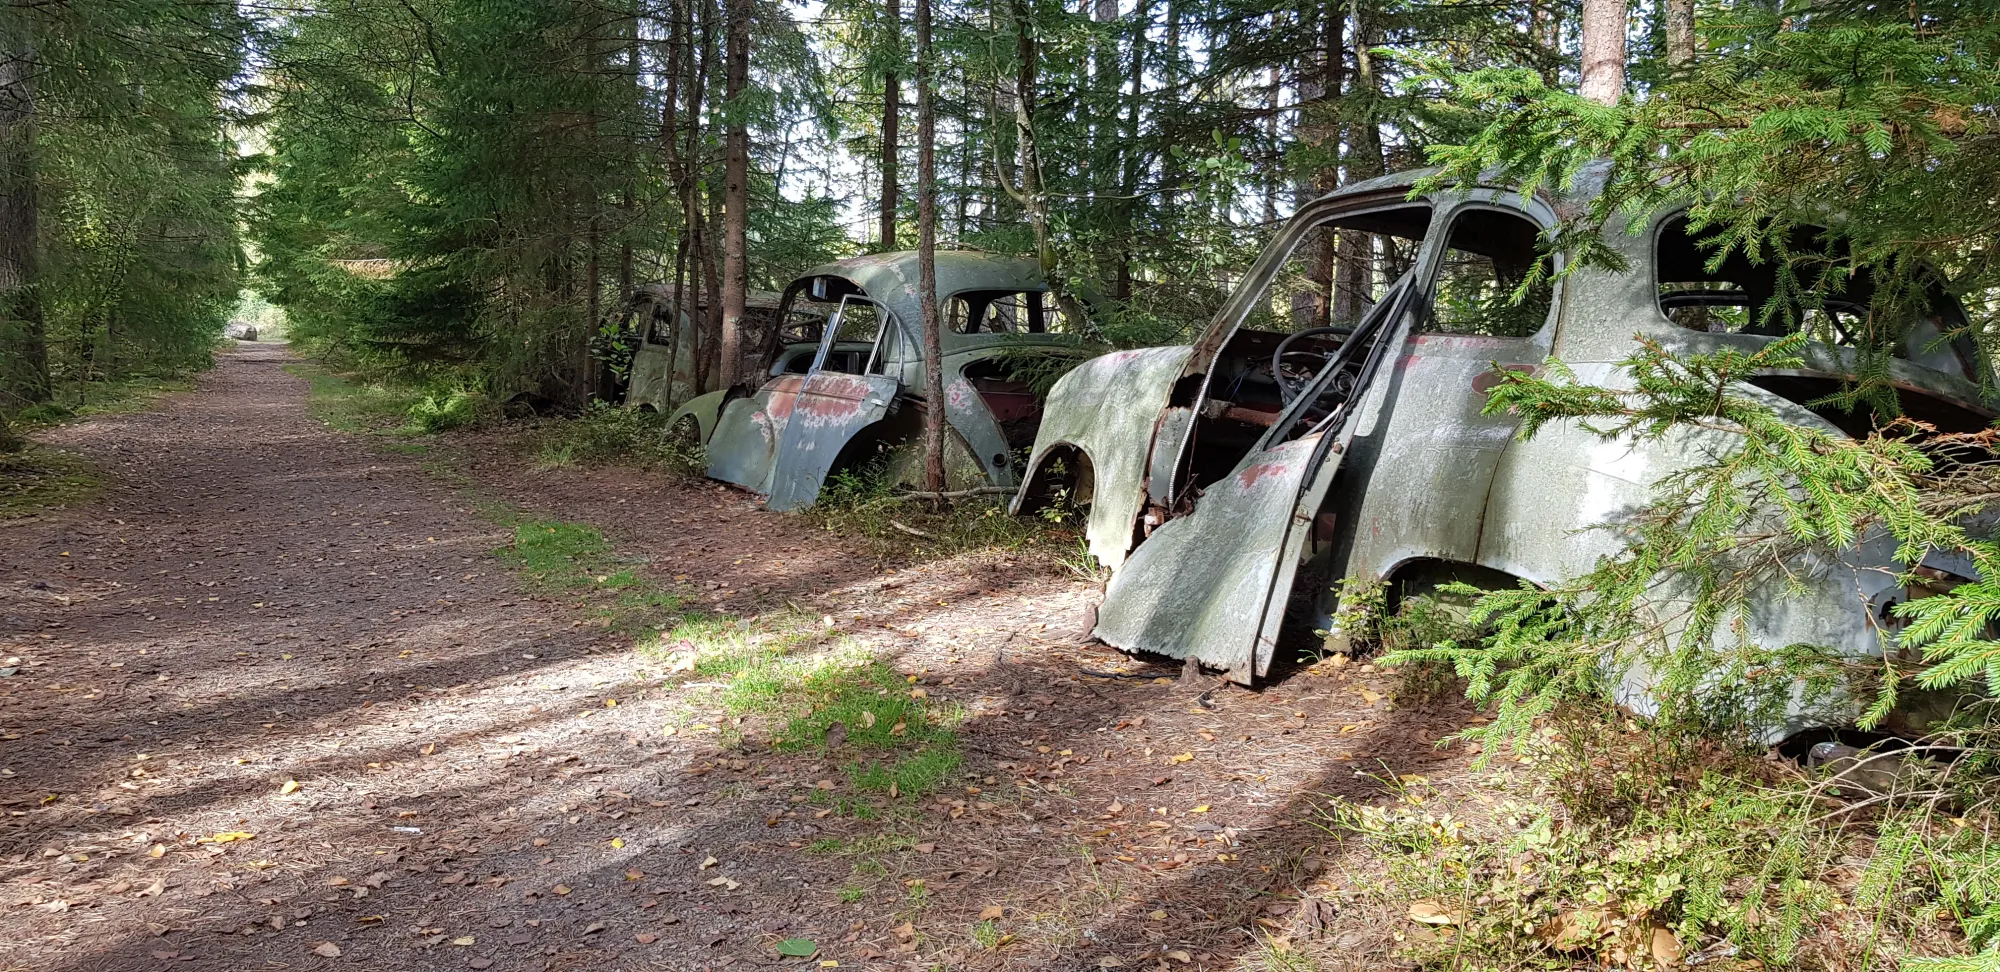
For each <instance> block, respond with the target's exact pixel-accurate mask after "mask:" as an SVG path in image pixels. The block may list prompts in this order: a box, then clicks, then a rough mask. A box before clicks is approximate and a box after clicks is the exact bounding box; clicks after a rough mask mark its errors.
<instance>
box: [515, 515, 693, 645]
mask: <svg viewBox="0 0 2000 972" xmlns="http://www.w3.org/2000/svg"><path fill="white" fill-rule="evenodd" d="M502 522H507V518H503V519H502ZM513 526H514V542H513V543H511V544H508V545H507V546H505V547H501V548H500V549H498V550H496V551H494V552H493V553H494V556H496V557H498V558H499V559H500V562H501V563H503V564H507V565H508V566H510V567H512V568H514V570H515V571H516V572H518V573H519V574H520V575H521V576H522V577H523V578H524V579H525V580H526V581H527V583H528V586H529V587H531V588H533V589H535V590H537V591H540V592H542V593H544V594H558V595H565V596H571V597H575V598H577V602H578V606H580V607H584V608H586V609H588V610H589V611H590V612H591V613H592V614H593V615H594V616H595V617H596V619H597V621H598V625H599V626H600V627H604V628H611V629H615V630H617V631H619V632H621V633H626V634H634V635H637V634H642V633H646V632H652V631H657V630H664V629H668V628H672V629H674V630H678V625H681V624H684V623H685V622H684V621H683V619H682V616H681V599H680V597H679V596H678V595H675V594H674V593H672V592H671V591H666V590H661V589H658V588H656V587H653V586H652V585H651V584H649V583H648V582H647V581H646V580H645V579H644V578H642V577H641V576H640V575H639V573H638V572H637V571H636V570H635V569H634V568H633V567H632V566H631V565H630V563H628V562H625V561H623V560H621V559H620V558H618V557H617V555H616V554H615V552H614V551H613V550H612V548H611V543H610V541H608V540H606V539H605V538H604V534H603V533H602V532H600V531H599V530H598V529H597V528H595V527H592V526H589V525H587V524H582V523H569V522H564V521H561V520H515V521H513Z"/></svg>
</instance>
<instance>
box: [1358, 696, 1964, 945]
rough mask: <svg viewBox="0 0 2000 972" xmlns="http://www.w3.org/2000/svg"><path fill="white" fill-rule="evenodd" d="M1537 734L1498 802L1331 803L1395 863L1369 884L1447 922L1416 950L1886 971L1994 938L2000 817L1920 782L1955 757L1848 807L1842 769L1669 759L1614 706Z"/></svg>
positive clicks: (1407, 797) (1407, 789) (1428, 797)
mask: <svg viewBox="0 0 2000 972" xmlns="http://www.w3.org/2000/svg"><path fill="white" fill-rule="evenodd" d="M1538 738H1539V739H1540V742H1539V743H1536V744H1530V745H1529V746H1528V747H1527V756H1528V758H1530V759H1532V760H1533V763H1532V764H1531V767H1532V768H1530V769H1527V770H1525V771H1521V775H1520V776H1519V777H1518V778H1517V780H1518V782H1517V783H1516V785H1515V786H1514V788H1513V792H1512V793H1510V794H1508V799H1505V800H1503V801H1501V802H1500V803H1498V804H1497V805H1495V806H1492V807H1490V808H1488V807H1473V806H1472V805H1470V804H1464V805H1462V806H1457V807H1452V806H1447V805H1445V804H1446V801H1444V800H1442V799H1441V798H1440V794H1438V793H1436V792H1433V791H1432V790H1431V789H1430V788H1429V786H1428V785H1427V784H1426V783H1425V782H1423V781H1422V780H1421V779H1420V778H1411V777H1403V778H1401V780H1399V781H1392V783H1393V784H1394V786H1395V792H1396V795H1397V798H1396V799H1395V800H1394V802H1392V803H1390V804H1389V805H1387V806H1358V805H1353V804H1347V803H1336V804H1334V805H1333V807H1332V809H1331V810H1330V814H1329V816H1330V820H1329V829H1330V830H1331V831H1332V832H1333V833H1335V834H1337V835H1340V836H1342V837H1344V838H1346V839H1356V838H1358V839H1359V840H1360V841H1361V842H1362V843H1363V844H1364V845H1365V846H1366V848H1367V849H1368V851H1369V857H1368V859H1369V860H1371V861H1379V862H1381V863H1382V864H1383V865H1384V872H1383V875H1382V877H1381V879H1380V883H1379V884H1376V885H1375V886H1373V887H1362V888H1358V889H1357V890H1360V891H1361V892H1363V893H1366V894H1370V895H1372V896H1375V897H1377V898H1378V899H1379V900H1381V901H1382V902H1383V903H1384V904H1385V905H1387V906H1389V907H1392V908H1395V909H1397V910H1398V911H1399V913H1400V912H1401V911H1403V910H1411V913H1412V914H1416V913H1417V912H1416V911H1415V910H1412V909H1415V908H1416V907H1417V905H1416V904H1412V903H1413V902H1415V903H1417V904H1420V905H1421V906H1422V908H1423V909H1424V912H1425V914H1427V915H1428V916H1430V918H1431V919H1432V922H1433V924H1432V927H1442V928H1446V929H1448V933H1444V934H1435V935H1429V936H1413V937H1411V938H1410V939H1408V940H1407V941H1406V942H1405V943H1404V945H1403V947H1402V951H1403V952H1404V957H1405V958H1407V959H1409V960H1410V961H1413V962H1414V963H1416V964H1417V965H1418V966H1419V967H1422V968H1447V967H1449V968H1489V967H1491V968H1543V967H1562V968H1569V967H1575V966H1576V965H1578V964H1591V965H1599V964H1610V963H1613V962H1614V961H1617V960H1619V959H1618V957H1619V956H1641V957H1645V956H1659V955H1662V954H1671V953H1672V952H1673V951H1674V950H1676V949H1678V950H1679V951H1680V952H1681V953H1682V954H1683V955H1690V954H1693V953H1695V952H1697V951H1698V950H1699V951H1705V952H1707V953H1708V954H1710V955H1716V954H1727V955H1730V956H1733V964H1732V965H1731V966H1730V967H1734V968H1752V967H1761V968H1770V969H1778V968H1800V967H1805V968H1821V967H1825V966H1822V965H1821V964H1820V960H1822V959H1823V958H1824V957H1825V956H1827V955H1830V954H1840V955H1843V956H1846V957H1849V958H1851V959H1853V962H1852V964H1850V965H1845V966H1841V967H1844V968H1853V969H1880V970H1885V972H1886V970H1891V969H1898V968H1901V969H1917V968H1923V967H1926V966H1925V964H1924V960H1923V959H1922V958H1921V957H1922V956H1938V955H1945V956H1951V955H1960V954H1964V953H1966V952H1981V951H1983V952H1985V953H1986V954H1988V955H1992V954H2000V952H1996V951H1995V950H1996V948H2000V848H1996V847H1995V846H1994V838H1993V836H1992V833H1993V832H1994V827H1995V823H1996V821H1995V818H1994V817H1993V816H1992V814H1991V812H1990V811H1989V810H1987V809H1983V808H1973V809H1967V807H1966V805H1963V804H1961V805H1959V806H1957V807H1954V806H1953V805H1952V804H1951V803H1949V802H1938V801H1933V800H1926V799H1921V798H1920V797H1921V795H1922V794H1923V793H1924V792H1925V787H1926V786H1927V785H1933V784H1932V783H1927V782H1926V781H1925V777H1924V775H1923V774H1924V773H1926V772H1929V773H1931V774H1932V775H1931V777H1930V779H1931V780H1933V781H1934V780H1936V779H1937V778H1938V776H1939V775H1940V774H1941V773H1942V770H1935V769H1934V770H1925V769H1923V768H1921V767H1914V766H1909V767H1907V772H1908V773H1909V774H1910V776H1909V778H1908V779H1906V780H1904V781H1903V782H1902V783H1901V784H1900V785H1902V786H1904V787H1907V789H1908V792H1909V793H1910V794H1911V795H1912V798H1911V799H1909V800H1907V801H1897V802H1893V803H1886V804H1883V805H1882V806H1881V808H1879V809H1878V810H1877V811H1875V812H1872V813H1868V814H1848V813H1845V812H1835V811H1838V810H1839V809H1840V808H1841V807H1842V806H1843V801H1842V800H1840V799H1835V797H1836V796H1837V795H1838V794H1840V792H1841V790H1840V789H1838V788H1835V789H1829V788H1828V787H1827V786H1826V785H1825V784H1824V783H1820V784H1818V785H1815V781H1812V780H1801V779H1799V778H1797V777H1796V776H1794V775H1792V774H1787V773H1782V772H1779V771H1777V770H1776V769H1775V768H1774V767H1773V766H1772V765H1771V764H1770V763H1768V762H1767V761H1763V760H1758V759H1756V758H1754V757H1751V756H1747V755H1734V756H1725V755H1721V754H1713V755H1711V756H1710V757H1708V758H1707V759H1706V760H1705V765H1702V766H1692V765H1690V763H1689V762H1688V760H1687V759H1686V757H1685V756H1682V757H1679V758H1677V759H1676V760H1674V761H1672V762H1671V763H1669V762H1667V761H1663V758H1662V757H1661V756H1659V755H1658V754H1655V753H1653V752H1651V751H1650V748H1649V742H1650V740H1649V739H1648V733H1646V732H1644V731H1639V730H1631V729H1626V728H1622V727H1621V726H1620V725H1619V724H1618V723H1617V722H1614V721H1611V720H1607V721H1606V722H1605V723H1604V724H1603V725H1601V726H1597V727H1595V731H1593V730H1592V727H1591V726H1588V725H1586V724H1583V723H1582V722H1581V721H1580V720H1568V721H1565V723H1564V724H1563V725H1562V728H1561V731H1559V732H1556V731H1552V732H1550V733H1548V734H1546V735H1542V736H1539V737H1538ZM1481 785H1482V786H1484V785H1485V784H1481ZM1488 792H1491V790H1489V791H1488ZM1866 796H1867V793H1866V792H1862V793H1859V794H1850V795H1849V798H1852V799H1863V798H1865V797H1866ZM1960 813H1963V814H1965V816H1954V815H1955V814H1960ZM1461 814H1463V815H1462V816H1461ZM1447 918H1448V919H1449V923H1448V924H1447V923H1446V919H1447ZM1938 967H1939V968H1943V967H1944V966H1938ZM1966 968H1971V966H1966Z"/></svg>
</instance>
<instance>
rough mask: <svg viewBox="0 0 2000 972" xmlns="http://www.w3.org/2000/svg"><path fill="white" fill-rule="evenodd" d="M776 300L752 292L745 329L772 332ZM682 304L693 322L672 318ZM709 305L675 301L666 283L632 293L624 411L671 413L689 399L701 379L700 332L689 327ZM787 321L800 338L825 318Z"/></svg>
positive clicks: (799, 315) (800, 315) (798, 316)
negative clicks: (690, 309)
mask: <svg viewBox="0 0 2000 972" xmlns="http://www.w3.org/2000/svg"><path fill="white" fill-rule="evenodd" d="M781 299H782V298H781V295H779V294H775V293H771V292H770V291H763V290H753V291H751V292H750V294H749V295H748V297H747V298H746V299H745V301H744V307H745V310H744V326H745V329H746V330H748V331H749V332H751V333H753V334H759V335H761V334H767V333H769V332H770V330H771V329H772V328H774V327H777V326H778V304H779V302H780V300H781ZM684 303H694V305H695V306H694V315H693V317H692V318H691V317H690V316H689V315H688V314H687V313H685V312H681V313H675V308H677V307H679V306H680V305H681V304H684ZM711 306H713V305H712V303H711V302H710V301H707V300H702V301H700V302H698V303H697V302H695V301H694V300H692V299H690V295H687V294H682V295H681V296H680V297H679V298H678V299H677V298H676V296H675V294H674V290H673V288H672V287H671V286H668V285H666V284H645V285H643V286H640V287H636V288H634V289H633V294H632V300H631V305H630V306H629V307H628V308H627V309H626V313H627V314H628V315H629V318H630V328H631V331H632V333H633V334H635V335H636V336H637V339H638V340H637V342H636V344H635V346H634V347H633V348H632V366H631V378H630V387H629V388H628V389H627V390H626V392H625V406H626V407H627V408H637V409H644V410H649V411H663V410H670V409H672V408H674V406H675V405H677V404H679V403H681V402H685V401H687V400H688V399H690V398H693V397H694V394H695V389H696V388H698V387H699V383H700V380H701V375H700V360H701V356H700V352H699V345H700V333H699V328H697V327H696V326H695V323H694V322H695V321H696V320H699V319H701V318H702V317H703V316H705V315H706V314H707V313H708V311H709V309H710V308H711ZM792 317H793V320H792V321H791V322H790V323H791V327H792V328H793V329H794V333H804V332H805V331H807V330H809V329H810V328H811V327H813V326H814V325H815V324H816V323H818V322H819V321H820V320H823V319H824V315H820V316H818V317H815V316H814V315H813V314H812V312H811V311H809V310H804V309H801V310H798V311H795V312H794V313H793V315H792ZM808 347H809V346H808ZM805 353H808V354H809V353H810V351H809V350H807V351H806V352H805Z"/></svg>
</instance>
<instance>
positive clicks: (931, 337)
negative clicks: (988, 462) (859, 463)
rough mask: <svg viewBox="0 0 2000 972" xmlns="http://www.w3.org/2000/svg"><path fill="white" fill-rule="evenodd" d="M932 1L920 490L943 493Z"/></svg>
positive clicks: (923, 187) (920, 158) (926, 41)
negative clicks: (921, 474)
mask: <svg viewBox="0 0 2000 972" xmlns="http://www.w3.org/2000/svg"><path fill="white" fill-rule="evenodd" d="M931 67H932V66H931V0H917V300H918V301H919V302H920V303H921V304H922V305H923V309H922V314H923V328H924V406H925V407H924V488H926V489H928V490H930V491H931V492H933V493H942V492H944V487H945V481H944V420H945V399H944V340H943V337H942V336H941V335H940V334H939V333H938V330H939V328H940V327H942V326H943V325H942V323H941V322H940V321H939V320H938V295H937V110H936V107H935V105H934V104H933V95H932V92H931Z"/></svg>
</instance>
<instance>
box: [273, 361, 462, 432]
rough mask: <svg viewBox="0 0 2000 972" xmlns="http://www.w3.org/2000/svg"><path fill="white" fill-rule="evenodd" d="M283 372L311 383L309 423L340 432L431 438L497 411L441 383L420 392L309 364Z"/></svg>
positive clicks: (458, 386)
mask: <svg viewBox="0 0 2000 972" xmlns="http://www.w3.org/2000/svg"><path fill="white" fill-rule="evenodd" d="M285 370H286V371H288V372H291V373H292V374H295V375H299V376H301V377H303V378H305V379H306V380H307V381H308V382H310V383H311V387H310V389H309V390H308V391H307V393H306V408H307V409H308V410H309V411H310V412H311V413H312V416H313V418H316V419H318V420H319V421H321V422H324V423H326V425H327V426H328V427H330V428H333V429H335V430H337V431H341V432H348V433H352V434H367V435H394V436H404V437H410V436H419V435H432V434H435V433H438V432H443V431H446V430H449V429H456V428H461V427H464V426H468V425H473V424H476V423H478V422H481V421H484V420H486V419H488V418H491V417H492V416H494V415H496V414H498V411H499V410H498V409H497V408H496V407H495V406H494V404H493V402H492V400H491V399H489V398H487V397H486V396H485V395H484V394H482V393H480V392H479V391H478V390H476V389H473V388H470V387H467V386H465V385H463V384H459V383H454V382H451V381H448V380H445V379H440V384H438V385H436V386H434V387H430V388H419V387H415V386H411V385H405V384H400V383H397V382H393V381H378V380H370V379H368V378H366V377H363V376H362V375H361V374H359V373H345V374H342V373H336V372H332V371H328V370H327V369H325V368H321V367H319V366H317V365H311V364H288V365H286V366H285Z"/></svg>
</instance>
